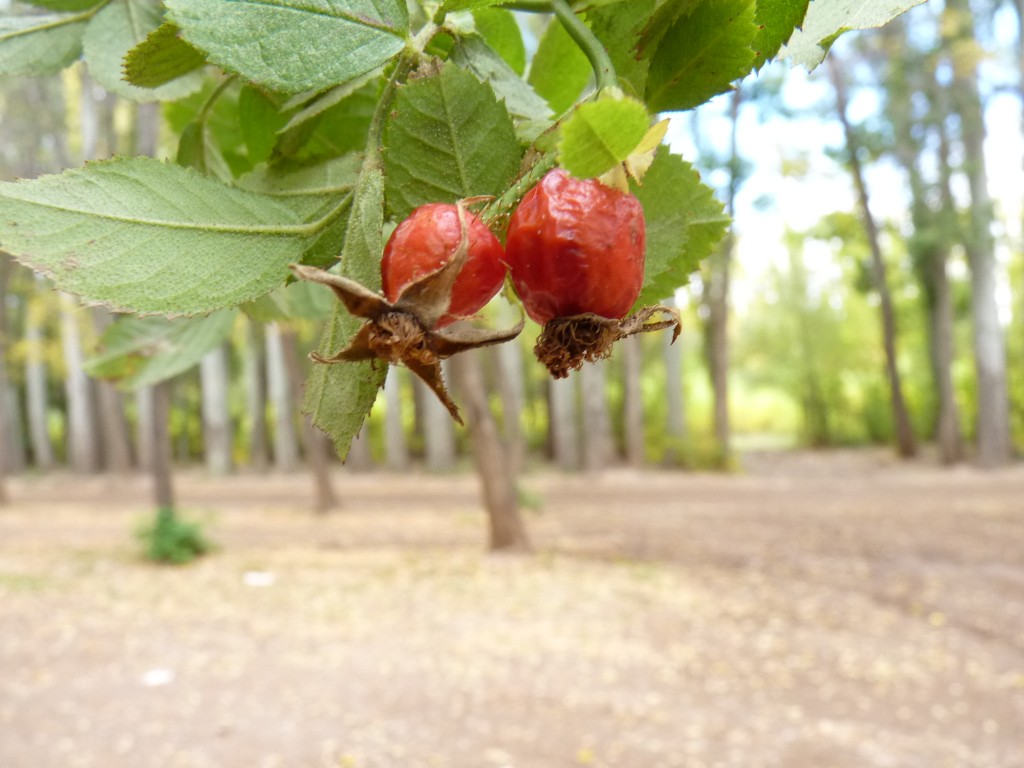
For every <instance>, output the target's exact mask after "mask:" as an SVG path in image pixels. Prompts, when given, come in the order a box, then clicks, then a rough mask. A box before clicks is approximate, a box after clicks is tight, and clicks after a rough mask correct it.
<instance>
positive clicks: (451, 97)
mask: <svg viewBox="0 0 1024 768" xmlns="http://www.w3.org/2000/svg"><path fill="white" fill-rule="evenodd" d="M519 160H520V157H519V146H518V143H517V142H516V136H515V129H514V128H513V126H512V119H511V118H510V117H509V115H508V112H507V111H506V109H505V107H504V105H503V104H502V103H501V102H499V101H498V100H497V98H495V95H494V91H493V90H491V87H490V86H489V85H487V84H485V83H481V82H480V81H479V80H477V79H476V78H475V77H474V76H473V75H472V74H470V73H469V72H466V71H465V70H464V69H461V68H459V67H457V66H455V64H453V63H451V62H448V63H447V64H445V65H444V68H443V69H442V70H441V72H440V73H439V74H437V75H434V76H431V77H424V78H420V79H417V80H414V81H412V82H410V83H408V84H407V85H404V86H402V87H401V88H400V90H399V91H398V96H397V100H396V104H395V111H394V114H393V116H392V118H391V120H389V121H388V124H387V127H386V129H385V132H384V171H385V176H386V178H387V201H388V208H389V210H390V211H391V213H393V214H394V216H395V217H396V218H399V219H401V218H405V216H406V215H408V214H409V212H410V211H412V209H413V208H416V207H417V206H420V205H423V204H425V203H432V202H454V201H455V200H458V199H459V198H463V197H468V196H471V195H497V194H499V193H501V192H502V191H504V189H505V187H506V186H507V184H508V182H509V181H510V180H511V179H512V177H513V176H514V175H515V174H516V171H517V170H518V169H519ZM377 255H378V256H379V255H380V254H377Z"/></svg>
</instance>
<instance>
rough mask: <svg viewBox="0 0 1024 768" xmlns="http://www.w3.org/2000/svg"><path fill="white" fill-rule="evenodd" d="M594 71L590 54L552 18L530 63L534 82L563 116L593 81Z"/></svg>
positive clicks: (552, 106) (549, 102) (531, 82)
mask: <svg viewBox="0 0 1024 768" xmlns="http://www.w3.org/2000/svg"><path fill="white" fill-rule="evenodd" d="M592 74H593V72H592V70H591V68H590V63H589V62H588V61H587V57H586V55H585V54H584V53H583V51H581V50H580V48H579V46H578V45H576V43H574V42H573V40H572V38H571V37H569V34H568V33H567V32H566V31H565V27H563V26H562V25H561V24H559V23H558V20H557V19H552V20H551V22H550V23H549V24H548V26H547V29H546V30H545V31H544V34H543V36H541V38H540V42H539V43H538V45H537V53H536V54H534V57H533V64H532V65H531V66H530V78H529V81H530V85H531V86H532V87H533V90H534V91H536V92H537V95H539V96H540V97H541V98H543V99H545V100H546V101H547V103H548V105H549V106H550V107H551V111H552V112H554V113H555V114H556V115H560V114H562V113H563V112H565V110H567V109H568V108H569V107H571V106H572V105H573V103H574V102H575V101H576V100H577V99H578V98H579V97H580V94H581V93H582V92H583V89H584V88H585V87H586V86H587V83H588V82H590V78H591V76H592Z"/></svg>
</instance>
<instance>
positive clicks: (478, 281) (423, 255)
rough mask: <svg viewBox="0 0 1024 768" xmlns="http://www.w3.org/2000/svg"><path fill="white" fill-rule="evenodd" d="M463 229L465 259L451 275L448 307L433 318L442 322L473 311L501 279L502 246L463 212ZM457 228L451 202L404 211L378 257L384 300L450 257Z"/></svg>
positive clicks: (394, 298)
mask: <svg viewBox="0 0 1024 768" xmlns="http://www.w3.org/2000/svg"><path fill="white" fill-rule="evenodd" d="M465 216H466V220H467V225H468V229H469V233H468V237H469V249H468V254H467V257H466V264H465V266H464V267H463V268H462V271H461V272H459V275H458V277H457V278H456V279H455V285H454V286H453V288H452V294H451V303H450V305H449V307H448V312H447V313H446V314H445V315H444V316H442V318H441V319H440V320H439V321H438V323H437V327H439V328H440V327H444V326H446V325H449V324H450V323H452V322H454V321H455V320H458V319H460V318H463V317H469V316H471V315H473V314H475V313H476V312H479V311H480V310H481V309H482V308H483V307H484V305H485V304H487V302H488V301H490V300H491V299H492V298H493V297H494V295H495V294H496V293H497V292H498V291H499V290H501V286H502V283H503V282H504V281H505V272H506V266H505V262H504V250H503V249H502V247H501V243H500V242H499V241H498V238H496V237H495V236H494V234H493V233H492V232H491V230H490V229H488V228H487V225H486V224H484V223H483V222H482V221H480V219H478V218H477V217H476V216H474V215H473V214H471V213H469V212H466V214H465ZM461 237H462V230H461V227H460V225H459V217H458V212H457V210H456V207H455V206H454V205H451V204H448V203H429V204H427V205H423V206H420V207H419V208H417V209H416V210H414V211H413V212H412V213H411V214H409V216H408V218H406V219H405V220H404V221H403V222H402V223H401V224H399V225H398V228H397V229H395V231H394V232H393V233H392V235H391V237H390V238H389V239H388V242H387V245H386V246H385V247H384V255H383V257H382V259H381V265H380V270H381V282H382V283H383V289H384V295H385V296H386V297H387V300H388V301H390V302H395V301H397V300H398V298H399V296H400V295H401V293H402V291H403V290H404V289H405V288H406V287H407V286H408V285H410V284H411V283H414V282H416V281H417V280H419V279H421V278H423V277H425V276H427V275H429V274H430V273H432V272H436V271H437V270H438V269H440V268H441V267H442V266H443V265H444V264H446V263H447V262H448V260H449V259H451V257H452V254H453V253H454V252H455V249H456V248H457V247H458V245H459V241H460V239H461Z"/></svg>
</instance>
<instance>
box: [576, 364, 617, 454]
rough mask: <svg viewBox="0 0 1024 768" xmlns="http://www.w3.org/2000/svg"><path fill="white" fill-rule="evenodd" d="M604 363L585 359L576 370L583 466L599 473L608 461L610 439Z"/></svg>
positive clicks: (611, 444) (612, 452)
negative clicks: (581, 410) (587, 361)
mask: <svg viewBox="0 0 1024 768" xmlns="http://www.w3.org/2000/svg"><path fill="white" fill-rule="evenodd" d="M607 380H608V367H607V363H606V361H604V360H599V361H597V362H595V363H587V364H585V365H584V366H583V368H582V369H581V370H580V392H581V393H582V395H583V470H584V471H585V472H589V473H591V474H598V473H600V472H601V471H602V470H603V469H604V468H605V467H607V466H608V464H609V463H610V462H611V461H612V458H613V456H614V452H615V449H614V443H613V441H612V425H611V419H610V418H609V416H608V388H607V386H606V384H607Z"/></svg>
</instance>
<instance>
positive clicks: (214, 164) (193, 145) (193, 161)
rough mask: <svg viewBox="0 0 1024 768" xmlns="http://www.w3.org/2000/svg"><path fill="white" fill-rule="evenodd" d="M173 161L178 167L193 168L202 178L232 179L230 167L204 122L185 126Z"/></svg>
mask: <svg viewBox="0 0 1024 768" xmlns="http://www.w3.org/2000/svg"><path fill="white" fill-rule="evenodd" d="M174 160H175V162H176V163H177V164H178V165H181V166H184V167H185V168H194V169H195V170H197V171H199V172H200V173H201V174H203V175H204V176H213V177H214V178H217V179H220V180H221V181H227V182H230V181H231V179H232V177H233V174H232V172H231V167H230V166H229V165H228V162H227V160H225V159H224V155H223V154H222V153H221V151H220V149H219V148H218V147H217V144H216V142H215V141H214V140H213V136H212V131H211V130H210V127H209V126H208V125H207V124H206V121H205V120H204V121H202V122H195V123H189V124H188V125H186V126H185V129H184V130H183V131H182V132H181V136H179V137H178V153H177V155H176V156H175V158H174Z"/></svg>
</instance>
